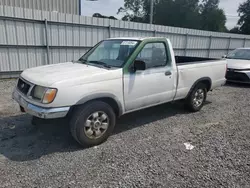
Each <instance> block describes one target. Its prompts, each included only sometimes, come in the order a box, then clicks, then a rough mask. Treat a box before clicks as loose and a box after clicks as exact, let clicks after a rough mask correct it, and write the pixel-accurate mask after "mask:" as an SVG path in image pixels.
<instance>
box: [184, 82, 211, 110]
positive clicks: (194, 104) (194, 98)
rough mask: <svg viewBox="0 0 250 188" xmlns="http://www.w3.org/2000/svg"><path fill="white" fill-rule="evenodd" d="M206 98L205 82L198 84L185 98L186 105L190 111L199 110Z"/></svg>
mask: <svg viewBox="0 0 250 188" xmlns="http://www.w3.org/2000/svg"><path fill="white" fill-rule="evenodd" d="M206 98H207V88H206V85H205V84H202V83H200V84H198V85H197V86H196V87H195V88H194V89H193V90H192V92H191V93H190V95H189V96H188V98H187V99H186V105H187V107H188V109H189V110H190V111H192V112H197V111H200V110H201V108H202V107H203V105H204V102H205V101H206Z"/></svg>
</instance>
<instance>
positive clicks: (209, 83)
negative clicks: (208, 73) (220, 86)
mask: <svg viewBox="0 0 250 188" xmlns="http://www.w3.org/2000/svg"><path fill="white" fill-rule="evenodd" d="M200 83H203V84H204V85H206V88H207V91H210V90H211V87H212V80H211V78H209V77H202V78H200V79H198V80H196V81H195V82H194V84H193V85H192V87H191V88H190V90H189V92H188V94H187V96H186V98H187V97H188V96H189V95H190V94H191V92H192V91H193V89H194V88H195V87H196V86H197V85H198V84H200Z"/></svg>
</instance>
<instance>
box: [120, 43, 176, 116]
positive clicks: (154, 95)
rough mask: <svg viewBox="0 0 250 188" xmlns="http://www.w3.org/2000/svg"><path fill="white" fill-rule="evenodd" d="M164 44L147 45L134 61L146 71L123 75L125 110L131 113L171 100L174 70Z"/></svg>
mask: <svg viewBox="0 0 250 188" xmlns="http://www.w3.org/2000/svg"><path fill="white" fill-rule="evenodd" d="M167 50H168V49H167V48H166V44H165V43H164V42H154V43H147V44H145V46H144V47H143V49H142V50H141V52H140V53H139V54H138V56H137V58H136V60H141V61H144V62H145V63H146V70H143V71H136V72H135V73H133V72H130V73H128V74H125V75H124V100H125V110H126V112H128V111H133V110H137V109H141V108H146V107H149V106H153V105H157V104H160V103H164V102H169V101H172V100H173V97H174V91H175V90H174V85H175V79H174V70H173V68H172V66H171V58H169V57H168V53H167V52H168V51H167Z"/></svg>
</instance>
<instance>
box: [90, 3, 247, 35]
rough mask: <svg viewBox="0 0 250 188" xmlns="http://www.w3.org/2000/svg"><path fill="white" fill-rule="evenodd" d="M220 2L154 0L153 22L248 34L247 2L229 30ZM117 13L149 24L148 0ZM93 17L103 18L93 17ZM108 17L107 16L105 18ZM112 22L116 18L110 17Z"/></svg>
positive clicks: (123, 8)
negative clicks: (235, 23)
mask: <svg viewBox="0 0 250 188" xmlns="http://www.w3.org/2000/svg"><path fill="white" fill-rule="evenodd" d="M219 3H220V0H154V11H153V23H154V24H157V25H165V26H173V27H183V28H190V29H200V30H208V31H217V32H232V33H240V34H250V0H246V1H245V2H244V3H242V4H240V5H239V8H238V14H239V17H240V19H239V21H238V23H237V26H235V27H234V28H233V29H231V30H228V29H227V27H226V22H227V18H226V15H225V12H224V10H223V9H221V8H219ZM118 14H123V15H124V16H123V18H122V20H124V21H133V22H141V23H149V19H150V0H124V6H123V7H121V8H119V10H118ZM93 16H94V17H106V16H103V15H100V14H94V15H93ZM106 18H109V17H106ZM111 19H116V18H115V17H112V18H111Z"/></svg>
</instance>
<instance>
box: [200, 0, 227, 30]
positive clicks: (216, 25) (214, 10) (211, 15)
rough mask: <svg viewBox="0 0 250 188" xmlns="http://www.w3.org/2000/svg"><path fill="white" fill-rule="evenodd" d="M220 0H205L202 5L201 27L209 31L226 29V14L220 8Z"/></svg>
mask: <svg viewBox="0 0 250 188" xmlns="http://www.w3.org/2000/svg"><path fill="white" fill-rule="evenodd" d="M219 2H220V1H219V0H203V1H202V4H201V5H200V11H201V29H203V30H209V31H220V32H223V31H226V30H227V29H226V26H225V25H226V21H227V18H226V15H225V12H224V10H222V9H220V8H219Z"/></svg>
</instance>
